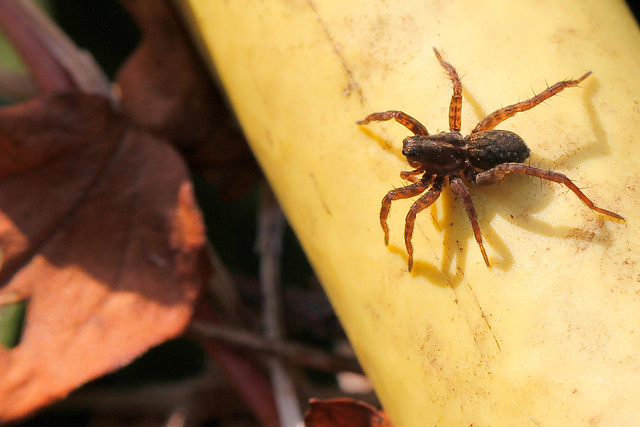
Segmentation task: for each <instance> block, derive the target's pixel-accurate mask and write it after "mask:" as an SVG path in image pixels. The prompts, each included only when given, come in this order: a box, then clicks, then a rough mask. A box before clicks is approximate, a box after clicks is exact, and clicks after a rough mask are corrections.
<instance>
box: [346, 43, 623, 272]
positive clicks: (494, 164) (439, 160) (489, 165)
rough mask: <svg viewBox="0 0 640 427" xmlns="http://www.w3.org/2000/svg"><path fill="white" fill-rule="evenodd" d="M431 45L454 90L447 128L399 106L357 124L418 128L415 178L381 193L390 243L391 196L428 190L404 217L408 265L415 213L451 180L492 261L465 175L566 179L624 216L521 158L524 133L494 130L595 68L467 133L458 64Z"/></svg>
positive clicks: (410, 152) (481, 179)
mask: <svg viewBox="0 0 640 427" xmlns="http://www.w3.org/2000/svg"><path fill="white" fill-rule="evenodd" d="M433 51H434V52H435V54H436V57H437V58H438V61H440V65H442V67H444V69H445V70H446V72H447V74H449V77H450V78H451V81H452V82H453V96H452V97H451V103H450V105H449V129H450V130H449V132H440V133H438V134H435V135H430V134H429V132H428V131H427V128H426V127H425V126H424V125H422V124H421V123H420V122H419V121H418V120H416V119H414V118H413V117H411V116H410V115H408V114H407V113H404V112H402V111H397V110H390V111H384V112H380V113H373V114H370V115H369V116H367V117H366V118H365V119H364V120H361V121H359V122H357V123H358V124H359V125H365V124H367V123H371V122H379V121H385V120H391V119H394V120H395V121H397V122H398V123H400V124H401V125H403V126H405V127H406V128H407V129H409V130H410V131H411V132H413V134H414V136H410V137H407V138H405V139H404V141H403V142H402V154H403V155H404V156H405V157H406V158H407V162H408V163H409V165H410V166H411V167H413V168H415V169H414V170H412V171H403V172H401V173H400V177H401V178H402V179H405V180H407V181H410V182H412V184H410V185H407V186H406V187H402V188H397V189H394V190H391V191H389V192H388V193H387V195H386V196H385V197H384V198H383V199H382V208H381V209H380V225H381V226H382V230H383V231H384V243H385V245H388V244H389V227H388V226H387V217H388V215H389V210H390V209H391V202H392V201H394V200H397V199H407V198H410V197H413V196H417V195H419V194H421V193H423V192H424V191H426V190H428V191H427V192H426V193H425V194H424V195H422V196H421V197H420V198H419V199H418V200H417V201H416V202H415V203H414V204H413V205H412V206H411V209H409V213H408V214H407V218H406V221H405V227H404V242H405V246H406V247H407V253H408V255H409V259H408V266H409V271H411V269H412V267H413V245H412V244H411V237H412V236H413V227H414V223H415V219H416V215H417V214H418V213H419V212H420V211H422V210H424V209H426V208H427V207H429V206H430V205H431V204H432V203H433V202H435V201H436V199H438V197H439V196H440V193H441V192H442V189H443V187H444V186H445V185H446V184H447V183H449V185H450V186H451V190H452V191H453V193H454V194H456V195H457V196H459V197H461V198H462V200H463V202H464V207H465V209H466V211H467V215H468V216H469V220H470V221H471V227H472V228H473V234H474V236H475V239H476V242H478V246H480V252H482V257H483V258H484V262H485V264H486V265H487V267H490V264H489V258H488V257H487V253H486V251H485V249H484V245H483V243H482V234H481V233H480V226H479V225H478V215H477V213H476V209H475V207H474V206H473V202H472V201H471V196H470V195H469V190H468V188H467V186H466V185H465V183H464V182H463V180H462V178H464V179H466V180H467V181H470V182H472V183H474V184H476V185H491V184H495V183H496V182H498V181H500V180H501V179H502V178H504V177H505V175H507V174H510V173H519V174H525V175H531V176H537V177H538V178H542V179H547V180H549V181H553V182H557V183H560V184H564V185H565V186H567V188H569V190H571V191H573V192H574V193H575V194H576V196H578V198H579V199H580V200H582V201H583V202H584V204H585V205H587V206H588V207H589V208H591V209H593V210H594V211H596V212H599V213H601V214H604V215H608V216H610V217H613V218H617V219H620V220H624V218H622V217H621V216H620V215H618V214H616V213H614V212H611V211H608V210H606V209H602V208H599V207H597V206H596V205H594V204H593V202H592V201H591V200H589V198H588V197H587V196H586V195H585V194H584V193H583V192H582V191H581V190H580V189H579V188H578V187H577V186H576V185H575V184H574V183H573V182H572V181H571V180H570V179H569V178H567V177H566V176H565V175H564V174H561V173H558V172H553V171H550V170H545V169H539V168H536V167H533V166H529V165H526V164H524V163H522V162H524V161H525V160H526V159H527V158H528V157H529V154H530V151H529V148H528V147H527V145H526V144H525V143H524V141H523V140H522V138H520V137H519V136H518V135H516V134H515V133H513V132H509V131H506V130H493V128H494V127H496V125H498V124H499V123H501V122H503V121H504V120H506V119H508V118H509V117H512V116H513V115H515V114H516V113H519V112H521V111H526V110H529V109H531V108H533V107H535V106H536V105H538V104H540V103H541V102H543V101H545V100H547V99H549V98H550V97H552V96H553V95H556V94H557V93H558V92H560V91H562V90H564V89H565V88H568V87H573V86H577V85H578V84H579V83H580V82H582V81H583V80H584V79H586V78H587V77H589V75H590V74H591V71H589V72H587V73H586V74H585V75H583V76H582V77H580V78H579V79H576V80H565V81H561V82H558V83H556V84H554V85H552V86H550V87H548V88H547V89H546V90H544V91H542V92H540V93H539V94H538V95H535V96H534V97H532V98H531V99H527V100H526V101H522V102H518V103H517V104H513V105H509V106H507V107H504V108H500V109H499V110H496V111H494V112H493V113H491V114H489V115H488V116H487V117H485V118H484V119H482V120H481V121H480V123H478V124H477V125H476V127H475V128H474V129H473V130H472V131H471V134H470V135H468V136H466V137H463V136H462V135H461V134H460V122H461V111H462V84H461V82H460V78H459V77H458V73H457V71H456V69H455V68H454V67H453V66H452V65H451V64H449V63H448V62H446V61H444V60H443V59H442V56H440V53H439V52H438V50H437V49H435V48H434V49H433ZM420 175H422V176H420Z"/></svg>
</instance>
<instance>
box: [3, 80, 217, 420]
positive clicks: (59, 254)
mask: <svg viewBox="0 0 640 427" xmlns="http://www.w3.org/2000/svg"><path fill="white" fill-rule="evenodd" d="M0 153H2V156H0V248H1V249H2V254H3V257H2V266H1V269H0V300H2V296H3V295H7V294H13V295H15V294H18V295H20V296H22V298H24V299H25V300H26V302H27V314H26V318H25V326H24V332H23V335H22V339H21V342H20V343H19V344H18V346H16V347H15V348H13V349H10V350H7V349H1V348H0V378H1V381H0V420H1V421H7V420H12V419H16V418H19V417H22V416H25V415H27V414H29V413H30V412H31V411H33V410H34V409H37V408H38V407H41V406H42V405H44V404H47V403H49V402H51V401H53V400H54V399H58V398H60V397H63V396H65V395H66V394H68V393H69V392H70V391H71V390H73V389H74V388H76V387H78V386H79V385H81V384H83V383H85V382H87V381H89V380H91V379H93V378H96V377H98V376H100V375H103V374H105V373H107V372H110V371H112V370H114V369H116V368H118V367H120V366H122V365H125V364H127V363H128V362H130V361H131V360H132V359H133V358H135V357H137V356H139V355H140V354H142V353H143V352H144V351H146V350H147V349H148V348H149V347H151V346H154V345H156V344H159V343H161V342H163V341H165V340H167V339H168V338H171V337H174V336H176V335H178V334H180V333H181V332H182V331H183V330H184V328H185V327H186V325H187V323H188V321H189V318H190V316H191V312H192V306H193V304H194V301H195V298H196V297H197V294H198V290H199V287H200V285H201V284H202V283H203V282H204V280H205V277H206V273H207V271H206V268H205V267H204V262H203V260H204V258H203V257H202V247H203V244H204V230H203V224H202V219H201V216H200V213H199V211H198V209H197V207H196V205H195V202H194V199H193V194H192V188H191V184H190V182H189V176H188V171H187V170H186V168H185V166H184V164H183V161H182V160H181V158H180V157H179V156H178V155H177V154H176V153H175V152H174V150H173V149H172V148H171V147H169V146H168V145H167V144H165V143H163V142H162V141H161V140H158V139H157V138H155V137H152V136H150V135H148V134H146V133H143V132H141V131H139V130H135V129H132V128H130V127H128V126H127V125H126V124H125V123H124V121H123V120H122V118H121V117H119V116H118V115H116V114H114V113H113V112H112V110H111V108H110V106H109V104H108V102H107V101H106V100H105V99H103V98H101V97H98V96H92V95H86V94H82V93H74V92H70V93H65V94H57V95H56V94H53V95H46V96H43V97H41V98H38V99H35V100H32V101H29V102H26V103H24V104H21V105H16V106H12V107H7V108H4V109H2V110H0Z"/></svg>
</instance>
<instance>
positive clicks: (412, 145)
mask: <svg viewBox="0 0 640 427" xmlns="http://www.w3.org/2000/svg"><path fill="white" fill-rule="evenodd" d="M402 154H403V155H404V156H406V157H415V156H418V155H420V148H419V147H418V144H417V138H416V137H415V136H410V137H408V138H405V139H404V141H402Z"/></svg>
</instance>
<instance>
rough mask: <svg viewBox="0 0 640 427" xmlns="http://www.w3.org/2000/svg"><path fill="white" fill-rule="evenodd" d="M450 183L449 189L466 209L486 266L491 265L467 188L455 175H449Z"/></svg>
mask: <svg viewBox="0 0 640 427" xmlns="http://www.w3.org/2000/svg"><path fill="white" fill-rule="evenodd" d="M450 184H451V191H453V192H454V194H456V195H457V196H460V197H462V201H463V202H464V208H465V209H466V210H467V216H468V217H469V221H471V228H473V235H474V236H475V237H476V242H478V246H480V252H482V258H484V263H485V264H487V267H491V265H490V264H489V258H488V257H487V252H485V250H484V245H483V244H482V233H481V232H480V225H478V213H477V212H476V208H475V206H473V201H472V200H471V195H470V194H469V189H468V188H467V186H466V185H464V182H462V180H461V179H460V178H459V177H457V176H456V177H451V180H450Z"/></svg>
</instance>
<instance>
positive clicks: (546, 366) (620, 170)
mask: <svg viewBox="0 0 640 427" xmlns="http://www.w3.org/2000/svg"><path fill="white" fill-rule="evenodd" d="M184 4H186V5H187V8H188V10H189V11H190V13H191V15H192V16H193V18H194V19H193V21H192V23H193V25H194V31H195V32H196V33H198V34H199V35H200V36H201V38H202V41H203V42H204V44H203V45H204V46H205V48H206V51H207V54H208V55H209V56H210V59H211V63H212V65H213V66H214V67H215V70H216V72H217V75H218V76H219V79H220V81H221V82H222V84H223V85H224V88H225V89H226V91H227V94H228V96H229V99H230V101H231V104H232V105H233V108H234V109H235V111H236V114H237V116H238V119H239V120H240V123H241V124H242V127H243V129H244V131H245V133H246V135H247V138H248V139H249V141H250V143H251V144H252V147H253V149H254V151H255V154H256V156H257V158H258V160H259V161H260V164H261V165H262V167H263V168H264V171H265V173H266V175H267V177H268V179H269V182H270V183H271V185H272V186H273V188H274V191H275V193H276V195H277V197H278V199H279V201H280V203H281V205H282V207H283V209H284V211H285V213H286V215H287V217H288V219H289V221H290V222H291V224H292V225H293V227H294V229H295V230H296V233H297V235H298V237H299V239H300V241H301V243H302V245H303V247H304V249H305V251H306V253H307V255H308V257H309V259H310V260H311V262H312V264H313V266H314V268H315V270H316V272H317V274H318V276H319V277H320V279H321V281H322V283H323V285H324V287H325V289H326V291H327V293H328V295H329V297H330V299H331V301H332V303H333V304H334V307H335V309H336V311H337V313H338V315H339V317H340V319H341V321H342V323H343V325H344V327H345V329H346V331H347V334H348V336H349V338H350V340H351V342H352V344H353V346H354V348H355V350H356V353H357V355H358V357H359V359H360V361H361V363H362V364H363V366H364V368H365V370H366V372H367V374H368V375H369V376H370V377H371V379H372V381H373V383H374V385H375V388H376V391H377V393H378V395H379V397H380V399H381V401H382V403H383V405H384V409H385V410H386V411H388V412H389V413H390V415H391V417H392V419H393V420H394V423H395V424H396V425H397V426H407V427H414V426H428V425H442V426H445V425H477V426H480V425H493V426H495V425H509V426H522V425H545V426H548V425H549V426H550V425H554V426H557V425H563V424H564V425H572V426H575V425H603V426H605V425H606V426H612V425H616V426H620V425H635V424H637V422H638V419H640V405H639V404H638V402H640V357H638V355H639V354H640V269H639V268H638V261H639V257H638V253H639V252H640V230H639V229H638V218H639V217H640V215H639V212H640V206H639V202H638V200H639V198H638V194H637V192H636V188H637V186H638V185H637V180H638V166H637V162H638V159H639V158H640V141H639V138H638V129H640V114H639V112H640V107H639V104H638V100H639V99H640V79H638V78H637V76H638V70H639V69H640V37H639V32H638V28H637V26H636V23H635V21H634V19H633V17H632V16H631V15H630V13H629V12H628V10H627V8H626V6H625V4H624V3H623V2H622V1H620V0H615V1H614V0H610V1H602V0H565V1H561V2H542V1H507V0H485V1H482V2H476V1H471V0H448V1H444V2H443V1H409V0H396V1H386V2H383V1H379V0H360V1H352V2H347V1H343V0H287V1H284V0H264V1H255V0H233V1H221V0H220V1H219V0H215V1H211V0H189V1H186V0H185V1H184ZM433 47H437V48H438V49H439V51H440V52H441V54H442V56H443V58H444V59H445V60H446V61H448V62H450V63H451V64H452V65H453V66H455V67H456V68H457V70H458V73H459V74H460V76H461V78H462V85H463V87H464V91H463V104H462V110H463V111H462V133H463V134H465V135H466V134H468V133H469V132H470V130H471V129H473V127H474V126H475V125H476V123H478V122H479V121H480V120H481V119H482V118H483V117H485V116H486V115H487V114H488V113H490V112H492V111H494V110H496V109H498V108H500V107H502V106H505V105H509V104H512V103H514V102H517V101H520V100H523V99H526V98H529V97H531V96H532V91H534V92H536V93H538V92H540V91H542V90H544V89H545V88H546V87H547V84H549V85H551V84H553V83H555V82H556V81H559V80H563V79H567V78H577V77H579V76H582V75H583V74H585V73H586V72H587V71H589V70H591V71H593V74H592V75H591V76H590V77H589V78H588V79H586V80H585V81H584V82H582V83H581V84H580V87H578V88H568V89H566V90H565V91H563V92H562V94H560V95H559V96H555V97H553V98H551V99H549V100H547V101H546V102H545V103H544V104H543V105H541V106H538V107H536V108H534V109H532V110H531V111H528V112H525V113H520V114H518V115H516V116H515V117H513V118H511V119H509V120H507V121H505V122H504V123H502V124H501V125H500V126H499V128H500V129H505V130H511V131H514V132H516V133H518V134H519V135H520V136H521V137H522V138H523V139H524V140H525V141H526V142H527V144H528V146H529V148H530V149H531V151H532V156H531V159H530V162H531V164H532V165H534V166H538V167H543V168H548V169H553V170H555V171H558V172H562V173H565V174H567V175H568V176H569V177H570V178H572V179H574V180H575V182H576V183H577V184H578V185H579V186H580V187H581V188H583V191H584V192H585V194H587V196H588V197H589V198H591V199H592V200H593V201H594V202H595V203H596V204H597V205H598V206H601V207H603V208H605V209H610V210H612V211H614V212H617V213H619V214H621V215H623V216H624V217H625V218H626V219H627V222H626V223H622V222H617V221H611V220H608V219H606V218H605V217H603V216H602V215H599V214H597V213H595V212H593V211H592V210H590V209H588V208H587V207H586V206H584V205H583V204H582V203H581V202H580V200H578V198H577V197H575V195H574V194H573V193H571V192H567V190H566V188H564V187H562V186H559V185H558V184H554V183H548V182H543V183H541V182H540V180H538V179H534V178H529V177H525V176H509V177H507V178H505V179H504V180H503V181H501V182H499V183H497V184H495V185H492V186H488V187H481V188H480V187H473V186H471V193H472V196H473V200H474V203H475V205H476V208H477V210H478V216H479V223H480V228H481V229H482V232H483V236H484V239H485V247H486V249H487V254H488V257H489V260H490V262H491V264H492V268H490V269H489V268H487V267H486V266H485V263H484V262H483V259H482V256H481V254H480V251H479V249H478V247H477V245H476V243H475V240H474V238H473V232H472V230H471V226H470V224H469V221H468V218H467V216H466V213H465V210H464V207H463V205H462V201H461V200H456V199H455V198H454V197H453V196H452V194H451V192H450V189H449V188H445V189H444V191H443V195H442V196H441V197H440V199H439V200H438V201H437V202H436V203H435V204H434V205H433V207H431V208H429V209H427V210H425V211H423V212H422V213H421V214H420V215H418V219H417V222H416V229H415V233H414V238H413V242H414V246H415V252H414V255H415V263H414V268H413V272H412V273H409V272H408V271H407V254H406V250H405V248H404V241H403V229H404V218H405V215H406V212H407V210H408V209H409V206H410V204H411V200H404V201H396V202H394V204H393V206H392V209H391V213H390V217H389V227H390V244H389V246H388V247H385V245H384V242H383V233H382V230H381V229H380V224H379V219H378V215H379V210H380V201H381V199H382V197H383V196H384V195H385V194H386V193H387V192H388V191H389V190H391V189H393V188H397V187H400V186H403V185H406V184H407V182H406V181H403V180H402V179H400V177H399V173H400V171H402V170H410V167H409V166H408V165H407V163H406V160H405V159H404V157H403V156H402V154H401V153H400V148H401V142H402V139H403V138H404V137H406V136H408V135H409V132H408V131H407V129H405V128H404V127H402V126H401V125H399V124H397V123H395V122H393V121H391V122H384V123H373V124H369V125H367V126H357V125H356V121H358V120H362V119H363V118H364V117H366V116H367V115H368V114H370V113H372V112H376V111H385V110H402V111H405V112H407V113H408V114H410V115H412V116H413V117H415V118H417V119H418V120H420V121H421V122H422V123H423V124H424V125H425V126H426V127H427V128H428V129H429V131H430V132H431V133H436V132H439V131H445V130H448V119H447V118H448V108H449V100H450V98H451V81H450V80H449V78H448V76H447V75H446V74H445V73H444V72H443V69H442V67H441V66H440V64H439V63H438V61H437V59H436V57H435V56H434V53H433V50H432V48H433Z"/></svg>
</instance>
